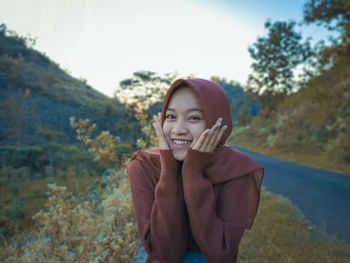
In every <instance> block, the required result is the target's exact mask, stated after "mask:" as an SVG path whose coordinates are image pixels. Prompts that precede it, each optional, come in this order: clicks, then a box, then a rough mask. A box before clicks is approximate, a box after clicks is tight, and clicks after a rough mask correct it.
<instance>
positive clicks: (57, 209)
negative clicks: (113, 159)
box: [0, 168, 139, 262]
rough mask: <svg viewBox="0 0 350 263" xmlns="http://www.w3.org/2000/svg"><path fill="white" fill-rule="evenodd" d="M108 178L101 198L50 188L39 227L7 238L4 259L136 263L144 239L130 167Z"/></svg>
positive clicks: (37, 214) (37, 221)
mask: <svg viewBox="0 0 350 263" xmlns="http://www.w3.org/2000/svg"><path fill="white" fill-rule="evenodd" d="M102 180H103V184H104V185H106V186H105V187H104V188H103V190H101V191H102V192H101V193H100V195H99V198H96V197H95V196H86V195H80V197H77V196H75V195H73V194H72V193H70V192H69V191H67V188H66V187H64V186H56V185H55V184H51V185H49V196H50V197H49V199H48V200H47V201H46V203H45V210H41V211H40V212H38V213H36V214H35V216H34V217H33V219H34V220H35V221H36V225H35V226H34V227H33V228H32V229H31V230H30V231H25V232H23V233H21V234H18V235H16V236H14V237H13V238H11V239H10V240H7V241H6V242H5V244H4V247H3V248H1V249H0V251H1V254H0V261H1V262H130V261H131V259H132V258H133V257H134V254H135V251H136V249H137V247H138V245H139V241H138V233H137V227H136V222H135V219H134V211H133V206H132V202H131V193H130V188H129V184H128V178H127V175H126V169H125V168H124V169H120V170H119V171H118V172H114V173H112V174H111V175H110V176H108V177H106V178H102Z"/></svg>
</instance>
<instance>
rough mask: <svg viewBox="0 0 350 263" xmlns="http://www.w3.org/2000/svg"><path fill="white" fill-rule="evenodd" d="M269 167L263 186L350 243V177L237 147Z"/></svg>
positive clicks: (325, 229)
mask: <svg viewBox="0 0 350 263" xmlns="http://www.w3.org/2000/svg"><path fill="white" fill-rule="evenodd" d="M233 147H234V148H235V149H237V150H238V151H240V152H242V153H243V154H246V155H247V156H249V157H251V158H252V159H254V160H255V161H256V162H257V163H259V164H260V165H261V166H263V167H264V168H265V175H264V179H263V186H265V188H266V189H267V190H268V191H271V192H274V193H277V194H280V195H283V196H284V197H287V198H288V199H289V200H290V201H291V202H292V203H294V204H295V205H296V206H297V207H298V208H299V209H300V211H301V212H302V213H303V215H304V217H305V219H306V220H307V221H309V223H311V224H312V225H315V226H316V227H317V228H319V229H321V230H323V231H325V232H326V233H328V234H331V235H333V236H336V237H337V238H338V239H341V240H343V241H345V242H346V243H347V244H350V176H349V175H343V174H340V173H336V172H332V171H328V170H324V169H319V168H313V167H310V166H306V165H300V164H296V163H293V162H288V161H282V160H279V159H276V158H272V157H268V156H265V155H262V154H260V153H256V152H253V151H249V150H246V149H243V148H240V147H236V146H233Z"/></svg>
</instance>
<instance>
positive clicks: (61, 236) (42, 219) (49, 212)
mask: <svg viewBox="0 0 350 263" xmlns="http://www.w3.org/2000/svg"><path fill="white" fill-rule="evenodd" d="M102 184H104V185H106V187H105V188H103V189H101V195H100V199H94V198H92V197H89V198H85V199H82V198H78V197H77V196H75V195H73V194H71V193H70V192H69V191H68V190H67V188H65V187H59V186H56V185H50V186H48V189H49V194H50V198H49V199H48V200H47V201H46V204H45V211H44V210H42V211H40V212H38V213H36V215H35V216H34V218H35V220H36V222H37V225H36V226H35V227H34V228H32V229H30V230H28V231H23V232H22V233H19V234H18V235H16V236H15V237H13V238H12V239H10V240H7V242H6V243H5V246H4V247H1V248H0V261H1V262H11V263H12V262H107V263H108V262H130V261H131V260H132V258H133V257H134V255H135V253H136V251H137V248H138V247H139V245H140V242H139V236H138V233H137V227H136V223H135V219H134V212H133V206H132V202H131V193H130V188H129V184H128V179H127V173H126V169H125V168H121V169H120V170H119V171H116V172H114V173H111V175H110V176H109V177H107V178H104V177H103V178H101V185H102ZM71 187H73V185H72V186H71ZM349 260H350V248H349V247H348V246H347V245H345V244H344V243H342V242H340V241H339V240H336V239H335V238H333V237H330V236H328V235H326V234H325V233H322V232H320V231H318V230H317V229H315V228H314V227H312V226H310V225H308V224H307V223H305V222H304V220H303V218H302V216H301V215H300V213H299V212H298V210H297V209H296V208H295V207H294V206H293V205H292V204H291V203H290V202H289V201H288V200H287V199H286V198H283V197H281V196H279V195H276V194H272V193H271V192H268V191H265V190H262V193H261V202H260V207H259V210H258V214H257V216H256V219H255V223H254V226H253V228H252V230H249V231H246V232H245V234H244V236H243V239H242V242H241V244H240V253H239V260H238V262H242V263H254V262H259V263H261V262H282V263H283V262H298V263H299V262H300V263H303V262H307V263H312V262H325V263H328V262H329V263H342V262H344V263H345V262H349Z"/></svg>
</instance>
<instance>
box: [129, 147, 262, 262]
mask: <svg viewBox="0 0 350 263" xmlns="http://www.w3.org/2000/svg"><path fill="white" fill-rule="evenodd" d="M225 160H231V161H230V162H227V163H226V164H225V165H224V164H223V161H225ZM242 163H243V164H244V166H241V164H242ZM238 167H240V168H238ZM222 172H226V174H221V173H222ZM128 175H129V180H130V187H131V192H132V200H133V204H134V209H135V215H136V221H137V224H138V230H139V233H140V238H141V242H142V245H143V246H144V248H145V250H146V252H147V253H148V255H149V257H148V259H147V261H146V262H180V260H181V258H182V257H183V256H184V254H185V253H186V252H187V251H191V250H192V249H191V248H193V247H197V246H198V248H199V252H201V253H202V254H203V255H204V257H205V259H206V261H207V262H212V263H217V262H222V263H224V262H230V263H232V262H236V258H237V254H238V247H239V242H240V240H241V237H242V235H243V232H244V229H245V228H250V227H251V224H252V222H253V220H254V217H255V215H256V211H257V206H258V202H259V193H260V184H261V180H262V177H263V168H262V167H261V166H259V165H258V164H257V163H256V162H254V161H253V160H252V159H250V158H249V157H247V156H245V155H243V154H242V153H240V152H238V151H236V150H234V149H232V148H229V147H226V146H220V147H218V148H217V149H216V150H215V151H214V152H213V153H203V152H199V151H196V150H192V149H189V150H188V152H187V156H186V158H185V161H184V162H183V164H182V165H181V163H180V162H178V161H176V160H175V159H174V157H173V155H172V152H171V150H151V151H138V152H136V153H135V154H134V155H133V157H132V159H131V161H130V163H129V166H128ZM257 179H258V181H256V180H257ZM192 235H193V239H194V240H192V241H191V240H190V239H191V238H192ZM192 242H195V246H193V244H191V243H192Z"/></svg>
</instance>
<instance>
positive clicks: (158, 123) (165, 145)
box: [153, 112, 169, 150]
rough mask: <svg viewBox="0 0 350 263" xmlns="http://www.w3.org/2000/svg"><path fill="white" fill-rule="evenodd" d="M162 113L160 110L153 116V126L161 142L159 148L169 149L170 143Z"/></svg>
mask: <svg viewBox="0 0 350 263" xmlns="http://www.w3.org/2000/svg"><path fill="white" fill-rule="evenodd" d="M161 119H162V114H161V113H160V112H159V113H158V115H154V116H153V120H154V122H153V127H154V130H155V132H156V135H157V138H158V142H159V148H160V149H165V150H166V149H169V145H168V142H167V140H166V139H165V135H164V131H163V128H162V124H161Z"/></svg>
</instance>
